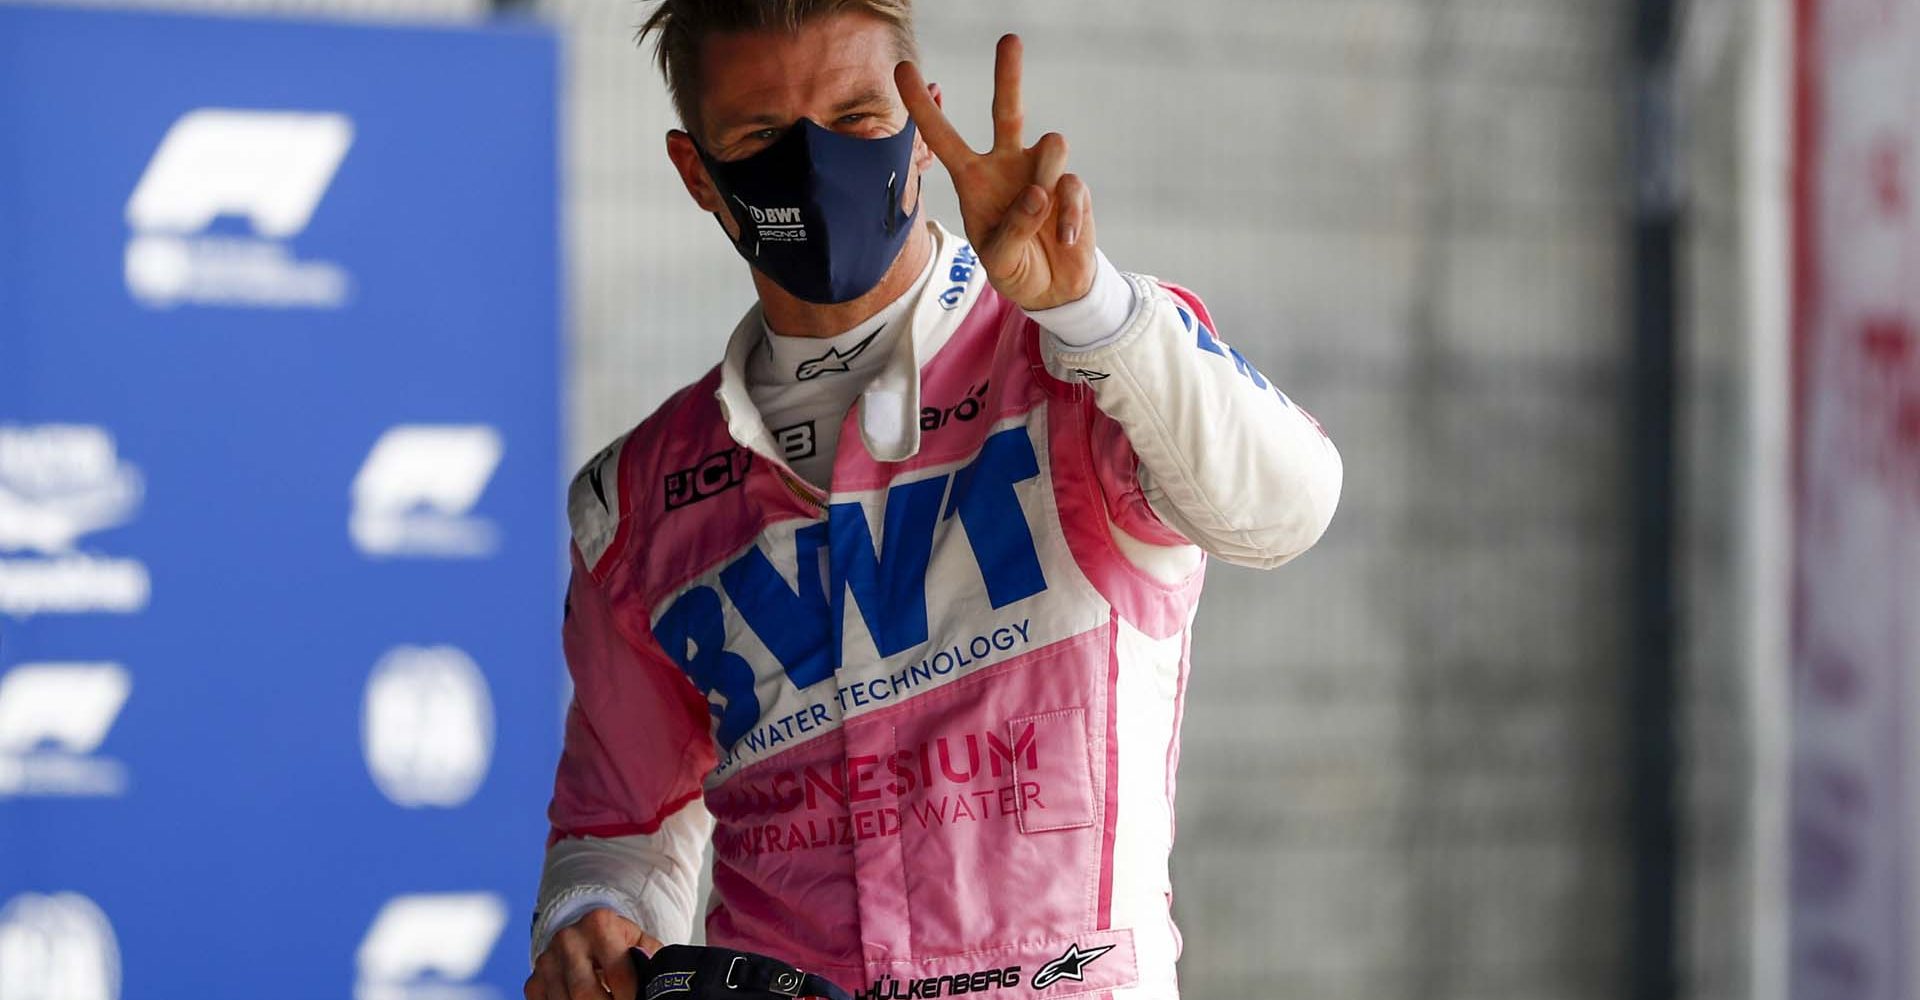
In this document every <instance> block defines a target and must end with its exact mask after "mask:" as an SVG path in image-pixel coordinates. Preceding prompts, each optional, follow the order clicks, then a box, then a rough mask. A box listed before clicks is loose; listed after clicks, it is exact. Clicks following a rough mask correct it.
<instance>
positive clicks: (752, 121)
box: [715, 88, 887, 133]
mask: <svg viewBox="0 0 1920 1000" xmlns="http://www.w3.org/2000/svg"><path fill="white" fill-rule="evenodd" d="M886 103H887V93H886V91H884V90H879V89H877V88H876V89H869V90H863V91H861V92H859V93H857V94H854V95H853V96H851V97H846V98H843V99H841V100H840V101H839V103H837V104H835V105H834V106H833V109H832V112H833V116H834V117H839V116H840V115H843V114H846V113H847V112H849V111H858V110H860V109H862V108H871V107H874V106H876V105H883V104H886ZM791 124H793V121H792V119H787V118H781V117H780V116H778V115H771V114H760V115H744V116H741V117H738V118H728V119H725V120H723V121H721V122H719V123H718V124H717V126H716V127H715V132H716V133H726V132H731V131H733V130H734V129H738V128H744V127H746V126H748V125H791Z"/></svg>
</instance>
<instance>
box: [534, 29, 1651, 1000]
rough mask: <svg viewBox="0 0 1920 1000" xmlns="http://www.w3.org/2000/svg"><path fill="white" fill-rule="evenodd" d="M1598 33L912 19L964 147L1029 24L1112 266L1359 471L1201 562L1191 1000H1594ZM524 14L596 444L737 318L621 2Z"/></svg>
mask: <svg viewBox="0 0 1920 1000" xmlns="http://www.w3.org/2000/svg"><path fill="white" fill-rule="evenodd" d="M1625 7H1626V4H1625V3H1623V2H1621V0H1209V2H1205V3H1200V2H1193V3H1187V4H1183V5H1172V4H1167V3H1164V2H1158V3H1152V2H1146V0H1100V2H1092V0H1047V2H1044V3H1040V2H1025V3H1019V2H1012V0H978V2H969V3H964V4H963V3H938V2H923V3H922V5H921V13H920V20H921V31H920V34H921V39H922V44H923V47H924V50H925V60H924V61H925V63H926V65H927V69H928V73H929V77H930V78H931V79H934V80H937V81H939V82H941V83H942V84H943V87H944V89H945V92H946V94H947V107H948V110H949V113H950V114H951V115H952V116H953V117H954V119H955V120H956V121H957V122H958V123H959V124H960V126H961V128H962V129H963V131H966V132H968V134H969V135H971V136H973V137H975V138H976V139H980V140H983V137H984V136H985V134H986V132H987V128H986V126H987V102H988V100H989V97H990V85H989V77H990V73H991V68H992V51H993V42H994V39H995V38H996V37H997V36H998V35H999V34H1000V33H1001V32H1002V31H1006V30H1019V31H1021V32H1022V33H1023V34H1024V35H1025V37H1026V39H1027V42H1028V46H1027V52H1028V57H1027V58H1028V75H1029V81H1030V82H1029V84H1028V86H1027V89H1026V93H1027V95H1028V97H1029V101H1030V105H1031V107H1030V113H1029V116H1028V120H1029V122H1030V123H1032V125H1033V126H1034V127H1035V128H1036V129H1049V128H1051V129H1057V130H1059V131H1061V132H1063V133H1065V134H1066V135H1067V136H1068V138H1069V139H1070V140H1071V141H1072V144H1073V148H1074V158H1075V168H1076V169H1078V170H1080V171H1081V172H1082V173H1083V174H1084V175H1085V176H1086V177H1087V178H1088V180H1089V182H1090V183H1091V184H1092V186H1093V190H1094V197H1095V202H1096V210H1097V212H1098V216H1099V220H1100V239H1101V243H1102V246H1103V247H1104V248H1105V249H1106V250H1107V251H1108V253H1109V254H1110V255H1111V256H1112V257H1113V258H1114V260H1115V261H1116V262H1118V263H1120V265H1121V266H1122V267H1126V268H1129V269H1133V270H1140V271H1148V272H1152V273H1157V274H1160V275H1161V276H1163V277H1167V278H1170V279H1175V280H1179V281H1181V282H1182V283H1184V284H1188V285H1190V286H1192V287H1194V288H1195V289H1196V290H1198V291H1199V292H1200V293H1201V294H1202V295H1204V296H1205V297H1206V298H1207V300H1208V302H1209V304H1210V305H1211V307H1212V309H1213V312H1214V314H1215V316H1216V318H1217V320H1218V321H1219V325H1220V327H1221V330H1222V332H1223V334H1224V335H1225V336H1226V337H1228V338H1229V339H1231V340H1233V341H1235V342H1236V343H1237V344H1238V345H1239V346H1241V347H1242V348H1243V349H1244V350H1246V352H1247V353H1248V354H1250V355H1251V356H1253V357H1254V358H1255V359H1257V360H1258V361H1259V363H1260V364H1261V366H1262V367H1263V368H1264V369H1265V370H1266V371H1267V372H1268V373H1269V374H1271V375H1273V376H1274V377H1275V378H1276V379H1278V380H1279V381H1280V383H1281V384H1282V385H1283V386H1284V387H1285V388H1286V389H1287V391H1288V392H1289V393H1290V394H1292V395H1294V396H1295V398H1297V399H1298V400H1300V401H1301V402H1302V403H1303V404H1304V405H1306V406H1307V407H1309V408H1310V409H1312V410H1313V411H1314V412H1315V413H1316V415H1318V416H1319V417H1320V418H1321V420H1322V421H1323V422H1324V423H1325V424H1326V426H1327V428H1328V430H1329V431H1330V432H1331V433H1332V435H1333V437H1334V439H1335V440H1336V441H1337V442H1339V443H1340V445H1341V447H1342V449H1343V452H1344V454H1345V456H1346V460H1347V487H1346V497H1345V501H1344V503H1343V506H1342V510H1341V513H1340V516H1339V518H1338V519H1337V520H1336V522H1335V524H1334V527H1333V530H1332V532H1331V534H1330V535H1329V536H1328V538H1327V540H1326V541H1325V542H1323V543H1322V545H1321V546H1320V547H1319V548H1318V549H1316V550H1315V551H1314V552H1312V553H1311V554H1309V555H1308V556H1306V557H1305V558H1303V559H1301V560H1300V561H1298V562H1297V563H1295V564H1293V565H1291V566H1289V567H1286V568H1284V569H1282V570H1280V571H1278V572H1275V573H1270V574H1255V573H1250V572H1244V571H1238V570H1235V569H1232V568H1226V567H1219V568H1216V569H1215V570H1214V571H1213V572H1212V576H1211V581H1210V584H1209V587H1208V597H1207V601H1206V604H1205V607H1204V610H1203V611H1202V613H1201V618H1200V632H1201V634H1200V636H1199V637H1198V638H1197V639H1196V641H1195V645H1194V648H1195V668H1194V672H1193V682H1192V691H1191V699H1192V700H1191V703H1190V709H1189V713H1188V716H1187V723H1186V737H1185V750H1184V756H1183V759H1182V768H1181V781H1180V799H1179V807H1180V841H1179V845H1178V848H1177V850H1176V857H1175V882H1176V906H1177V910H1178V915H1179V918H1180V921H1181V926H1182V928H1183V930H1184V932H1185V935H1186V943H1187V950H1186V955H1185V959H1184V961H1183V963H1182V975H1183V979H1184V982H1185V984H1186V992H1187V994H1188V995H1189V996H1192V997H1201V998H1207V997H1220V998H1226V997H1242V996H1262V997H1273V996H1303V997H1304V996H1311V997H1314V998H1316V1000H1338V998H1353V1000H1391V998H1396V997H1422V998H1426V997H1433V998H1442V997H1460V998H1467V997H1472V998H1477V1000H1492V998H1501V997H1514V998H1521V997H1524V998H1528V1000H1547V998H1561V997H1566V998H1573V997H1593V998H1612V997H1615V996H1617V995H1618V994H1619V990H1618V986H1619V984H1620V982H1621V977H1620V974H1621V967H1622V961H1623V956H1622V954H1621V941H1622V935H1621V920H1622V919H1623V911H1622V896H1621V891H1620V885H1621V883H1622V880H1623V877H1624V874H1625V872H1624V868H1623V865H1624V859H1623V856H1622V853H1621V847H1620V837H1619V836H1618V834H1619V832H1620V830H1621V828H1622V823H1623V818H1622V814H1621V803H1622V790H1621V788H1620V786H1619V782H1618V781H1617V779H1616V777H1615V768H1616V763H1617V761H1618V760H1619V759H1620V754H1621V750H1620V736H1619V728H1620V726H1619V723H1620V719H1619V712H1618V709H1617V706H1618V704H1619V702H1620V700H1621V696H1620V687H1619V685H1620V658H1621V650H1622V646H1621V620H1620V615H1621V608H1622V604H1621V600H1620V597H1619V588H1620V586H1621V585H1622V579H1623V573H1624V566H1623V564H1622V562H1621V559H1622V553H1623V551H1624V545H1623V535H1622V531H1623V518H1622V511H1621V506H1622V504H1621V495H1622V493H1623V487H1622V485H1621V481H1620V463H1621V461H1622V450H1621V443H1620V439H1619V434H1618V432H1619V429H1620V427H1621V426H1622V422H1623V420H1624V415H1623V413H1622V412H1621V408H1620V390H1621V383H1620V379H1621V373H1622V369H1623V352H1624V336H1623V325H1622V324H1623V317H1622V314H1621V309H1620V303H1621V297H1622V295H1623V292H1624V285H1623V278H1622V266H1623V261H1622V255H1621V249H1620V244H1619V237H1620V231H1619V228H1618V223H1617V218H1618V217H1617V211H1618V208H1619V203H1620V197H1621V194H1620V192H1621V184H1622V177H1621V159H1622V155H1623V153H1622V148H1621V143H1622V135H1621V131H1620V122H1621V114H1620V113H1619V111H1618V110H1617V109H1616V94H1617V92H1618V91H1617V87H1618V72H1619V62H1620V59H1621V48H1620V38H1621V34H1622V19H1623V14H1624V10H1625ZM543 9H545V10H547V11H548V12H550V13H551V14H553V15H554V16H556V17H558V18H559V19H561V20H562V21H563V22H564V23H566V24H567V25H569V34H570V43H571V45H572V53H573V71H572V75H571V85H572V88H573V89H572V97H573V99H574V100H573V103H572V105H571V109H570V112H569V123H570V128H571V135H570V137H569V148H570V149H571V150H572V151H573V161H572V163H571V167H570V170H569V172H568V178H569V182H570V184H571V185H572V187H571V191H570V202H571V204H572V206H573V209H574V211H573V215H572V226H573V232H572V235H571V240H570V244H569V245H570V247H571V252H572V257H573V260H572V263H573V266H574V284H573V291H574V307H575V317H574V319H575V327H574V328H575V339H574V358H573V371H574V375H575V383H574V385H575V395H574V410H573V413H572V421H573V423H572V426H573V428H574V432H575V436H574V441H573V446H574V451H575V453H576V455H578V456H580V457H582V458H584V457H585V456H586V455H587V454H589V453H590V452H591V451H592V450H594V449H595V448H596V447H598V445H599V444H600V443H601V442H603V441H604V440H606V439H608V438H610V437H611V436H613V435H614V434H616V433H618V432H620V431H621V430H623V429H624V428H626V427H627V426H629V425H630V424H631V423H633V422H634V421H636V420H638V419H639V418H640V417H642V416H644V415H645V414H646V413H647V412H648V410H649V409H651V407H652V406H653V405H654V404H655V403H657V402H658V401H659V400H660V399H661V398H662V397H663V396H664V395H665V394H666V393H667V392H668V391H670V390H671V389H673V388H675V387H677V386H679V385H680V384H682V383H684V382H685V381H687V380H689V379H692V378H694V377H696V376H697V375H698V374H699V373H700V372H701V371H703V370H705V368H707V367H708V366H709V365H711V364H712V363H713V362H714V361H715V360H716V359H717V358H718V354H719V350H720V347H721V343H722V340H723V338H724V336H725V333H726V331H727V330H729V329H730V328H731V325H732V323H733V322H734V320H735V319H736V318H737V317H738V315H739V313H740V311H741V309H742V308H744V307H745V306H746V305H747V303H748V301H749V300H748V295H749V294H750V291H749V288H748V285H747V282H746V280H745V275H744V273H743V265H742V264H740V262H739V261H738V259H737V258H736V257H735V256H733V252H732V250H731V248H729V247H728V246H727V245H726V243H725V242H724V241H723V240H721V239H720V238H719V237H718V235H717V234H716V233H715V232H714V224H713V222H712V221H711V220H710V219H708V218H706V217H705V216H703V215H701V214H699V212H698V210H697V209H695V208H693V207H692V206H691V205H690V204H689V203H688V202H687V200H686V197H685V195H684V193H683V192H682V191H681V190H680V188H679V185H678V183H677V181H676V180H675V179H674V177H673V176H672V174H671V173H670V171H669V169H668V165H667V162H666V158H665V155H664V153H663V146H662V142H663V140H662V134H663V133H664V132H665V130H666V129H667V128H668V127H669V126H670V124H671V122H670V118H669V114H670V112H669V110H668V106H667V103H666V100H665V97H664V93H663V87H662V86H661V84H660V83H659V82H658V80H657V78H656V76H655V74H654V71H653V69H652V67H651V65H650V64H649V61H648V54H646V53H642V52H639V51H637V50H636V49H635V48H634V47H633V45H632V40H631V34H632V31H631V29H632V27H633V26H634V25H636V24H638V23H639V19H640V18H641V16H643V13H642V12H643V9H644V8H642V7H639V6H636V5H634V4H631V3H626V2H619V3H608V2H605V0H551V2H549V3H546V4H545V5H544V8H543ZM1170 12H1177V13H1170ZM936 186H937V185H936ZM930 190H931V189H930ZM950 204H951V200H950V196H949V195H948V193H946V192H944V191H943V192H942V198H941V200H940V202H939V205H940V206H941V208H940V209H939V210H938V214H940V215H941V216H942V217H943V218H946V219H948V220H957V214H956V213H954V212H952V211H951V210H949V209H947V208H946V206H949V205H950Z"/></svg>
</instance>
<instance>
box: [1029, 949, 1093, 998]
mask: <svg viewBox="0 0 1920 1000" xmlns="http://www.w3.org/2000/svg"><path fill="white" fill-rule="evenodd" d="M1112 950H1113V945H1110V944H1103V945H1101V946H1100V947H1098V948H1089V949H1087V950H1085V951H1081V950H1080V946H1079V945H1078V944H1070V945H1068V946H1067V953H1066V954H1064V955H1061V956H1060V957H1059V958H1056V959H1054V960H1053V961H1051V962H1048V963H1047V964H1045V965H1043V966H1041V967H1040V971H1038V972H1035V973H1034V974H1033V988H1034V989H1036V990H1044V989H1046V988H1047V987H1049V986H1052V985H1053V984H1054V983H1057V982H1059V981H1060V980H1062V979H1066V980H1071V981H1073V982H1076V983H1084V982H1086V981H1087V974H1086V973H1087V966H1089V965H1092V964H1093V962H1094V960H1095V959H1097V958H1099V957H1100V956H1102V955H1104V954H1106V953H1107V952H1110V951H1112Z"/></svg>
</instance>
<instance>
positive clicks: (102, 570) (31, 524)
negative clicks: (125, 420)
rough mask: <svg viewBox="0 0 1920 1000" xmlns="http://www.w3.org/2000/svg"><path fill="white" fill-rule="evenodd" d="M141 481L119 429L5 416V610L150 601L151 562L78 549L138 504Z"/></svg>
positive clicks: (102, 607) (130, 608) (1, 608)
mask: <svg viewBox="0 0 1920 1000" xmlns="http://www.w3.org/2000/svg"><path fill="white" fill-rule="evenodd" d="M144 492H145V481H144V479H143V478H142V477H141V475H140V470H139V469H136V468H134V467H133V466H132V465H131V464H129V463H128V462H126V461H125V460H123V459H121V458H120V456H119V454H118V453H117V451H116V449H115V446H114V440H113V435H112V434H110V433H108V432H107V429H106V428H104V427H97V426H91V425H87V424H38V425H26V426H22V425H15V424H0V555H4V554H6V553H11V552H21V551H24V552H25V553H28V555H27V556H26V557H24V558H0V614H11V615H18V616H21V617H25V616H27V615H33V614H41V613H45V612H69V613H80V612H117V613H132V612H137V611H143V610H145V609H146V606H147V600H148V597H149V594H150V591H151V582H150V579H149V577H148V574H147V567H146V565H145V564H144V563H141V562H140V561H138V560H135V559H113V558H107V557H103V556H96V555H92V554H89V553H83V552H80V551H79V550H78V549H79V543H80V539H81V538H83V537H85V536H87V535H90V534H93V533H94V532H98V531H105V530H107V529H109V528H117V527H119V526H120V525H123V524H126V523H127V522H129V521H131V520H133V519H134V518H135V517H136V516H137V515H138V514H139V511H140V501H141V498H142V496H143V495H144Z"/></svg>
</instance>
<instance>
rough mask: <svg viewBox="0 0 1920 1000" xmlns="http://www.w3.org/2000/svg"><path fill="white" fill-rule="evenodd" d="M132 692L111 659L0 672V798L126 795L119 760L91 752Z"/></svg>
mask: <svg viewBox="0 0 1920 1000" xmlns="http://www.w3.org/2000/svg"><path fill="white" fill-rule="evenodd" d="M132 690H133V678H132V677H131V676H130V675H129V674H128V673H127V670H126V668H125V667H122V666H121V665H119V664H117V663H23V664H21V665H19V666H17V667H14V668H13V669H12V670H9V671H7V673H6V674H5V675H4V676H0V799H6V798H8V797H11V796H27V795H34V796H60V797H113V796H119V795H124V794H126V790H127V769H126V765H124V764H122V763H121V762H119V761H117V760H112V759H109V758H105V757H96V756H94V755H93V754H94V751H96V750H98V749H100V744H102V743H104V742H106V739H107V732H108V731H109V730H111V729H112V728H113V723H114V720H116V719H118V718H119V717H120V709H121V708H122V707H124V706H125V705H126V703H127V695H128V694H129V693H130V692H131V691H132Z"/></svg>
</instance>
